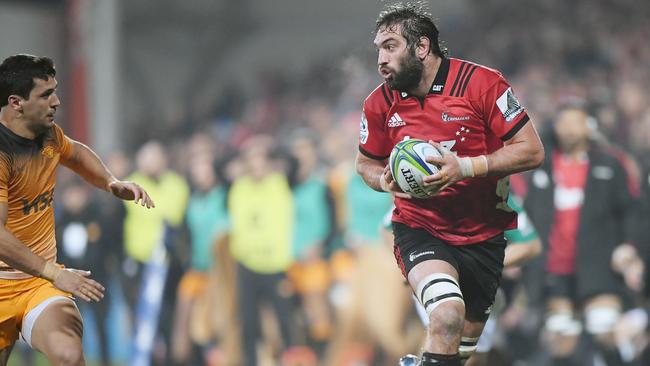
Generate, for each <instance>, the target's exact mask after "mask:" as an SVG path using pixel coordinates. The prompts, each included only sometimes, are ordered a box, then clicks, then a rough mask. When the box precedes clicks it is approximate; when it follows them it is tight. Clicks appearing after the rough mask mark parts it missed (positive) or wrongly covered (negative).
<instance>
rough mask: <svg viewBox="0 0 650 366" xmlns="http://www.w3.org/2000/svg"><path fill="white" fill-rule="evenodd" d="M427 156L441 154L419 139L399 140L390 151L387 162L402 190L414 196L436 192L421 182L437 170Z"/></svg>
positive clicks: (421, 196) (431, 194) (430, 194)
mask: <svg viewBox="0 0 650 366" xmlns="http://www.w3.org/2000/svg"><path fill="white" fill-rule="evenodd" d="M427 156H442V155H441V154H440V152H439V151H438V149H436V148H435V147H434V146H433V145H431V144H430V143H428V142H426V141H424V140H419V139H409V140H404V141H400V142H398V143H397V145H395V147H393V151H391V153H390V158H389V163H388V164H389V167H390V172H391V174H392V175H393V179H394V180H395V182H397V185H399V187H400V188H401V189H402V191H404V192H405V193H408V194H410V195H411V196H413V197H415V198H428V197H431V196H433V195H435V194H436V193H438V192H437V191H436V190H435V188H433V187H426V186H425V185H424V183H423V182H422V178H424V177H426V176H427V175H432V174H435V173H437V172H438V167H437V166H435V165H433V164H430V163H427V162H426V160H425V158H426V157H427Z"/></svg>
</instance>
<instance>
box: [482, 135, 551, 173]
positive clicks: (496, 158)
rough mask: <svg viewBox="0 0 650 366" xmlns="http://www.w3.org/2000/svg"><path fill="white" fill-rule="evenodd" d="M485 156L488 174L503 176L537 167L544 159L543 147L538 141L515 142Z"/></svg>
mask: <svg viewBox="0 0 650 366" xmlns="http://www.w3.org/2000/svg"><path fill="white" fill-rule="evenodd" d="M486 158H487V166H488V175H496V176H504V175H509V174H514V173H519V172H523V171H526V170H531V169H536V168H538V167H539V166H540V165H542V162H543V161H544V148H543V146H542V144H541V142H539V141H537V142H534V141H522V142H515V143H512V144H509V145H506V146H504V147H502V148H501V149H499V150H497V151H495V152H494V153H492V154H490V155H487V156H486Z"/></svg>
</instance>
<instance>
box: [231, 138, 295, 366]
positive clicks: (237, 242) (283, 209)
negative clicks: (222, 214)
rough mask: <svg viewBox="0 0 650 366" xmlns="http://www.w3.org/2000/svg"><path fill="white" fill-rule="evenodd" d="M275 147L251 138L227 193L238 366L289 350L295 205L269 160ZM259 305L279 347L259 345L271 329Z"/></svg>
mask: <svg viewBox="0 0 650 366" xmlns="http://www.w3.org/2000/svg"><path fill="white" fill-rule="evenodd" d="M274 147H275V145H274V143H273V140H272V139H271V137H270V136H268V135H256V136H253V137H250V138H249V139H248V140H247V141H246V142H245V143H244V144H243V145H242V147H241V150H240V151H241V154H242V164H243V165H244V167H245V169H244V172H243V174H242V175H240V176H238V177H236V178H235V179H234V181H233V183H232V186H231V188H230V191H229V193H228V215H229V217H230V222H231V231H230V250H231V253H232V256H233V258H235V260H236V261H237V294H238V301H237V303H238V304H239V305H238V306H239V317H240V322H241V325H242V333H241V335H242V339H241V343H242V355H243V360H244V362H243V363H242V364H243V365H247V366H248V365H250V366H255V365H258V360H260V359H261V356H260V355H258V351H264V354H266V355H268V354H269V353H270V354H271V355H272V357H273V359H275V360H278V359H279V355H280V354H281V353H282V352H283V351H284V350H286V349H288V348H289V347H291V346H292V345H293V342H292V334H291V328H292V324H291V323H292V322H291V318H292V317H291V311H292V302H291V296H292V288H291V286H290V284H289V281H288V280H287V274H286V272H287V270H288V269H289V267H290V266H291V264H292V262H293V256H292V254H291V250H292V243H293V235H294V220H295V214H294V201H293V196H292V193H291V188H290V186H289V180H288V179H287V176H286V174H285V173H284V172H283V171H281V170H280V168H279V164H278V162H277V161H273V160H272V156H271V154H272V152H273V149H274ZM262 306H270V309H269V308H267V309H269V310H270V311H267V312H265V313H264V314H272V317H273V318H274V321H275V323H276V324H277V327H276V329H274V330H273V331H275V332H276V337H274V338H272V339H275V340H279V343H280V344H272V342H270V340H271V338H266V342H265V343H264V344H261V343H260V341H262V340H263V338H262V336H263V334H264V333H263V332H262V330H263V324H264V323H266V324H269V322H268V321H265V319H269V316H263V312H262V311H263V307H262ZM267 329H268V328H267ZM278 336H279V337H278ZM265 346H266V347H265ZM260 354H262V353H261V352H260Z"/></svg>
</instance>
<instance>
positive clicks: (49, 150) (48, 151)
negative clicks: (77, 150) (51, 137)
mask: <svg viewBox="0 0 650 366" xmlns="http://www.w3.org/2000/svg"><path fill="white" fill-rule="evenodd" d="M41 154H43V156H47V157H48V158H50V159H52V158H53V157H54V148H53V147H52V146H50V145H48V146H45V147H44V148H43V150H42V151H41Z"/></svg>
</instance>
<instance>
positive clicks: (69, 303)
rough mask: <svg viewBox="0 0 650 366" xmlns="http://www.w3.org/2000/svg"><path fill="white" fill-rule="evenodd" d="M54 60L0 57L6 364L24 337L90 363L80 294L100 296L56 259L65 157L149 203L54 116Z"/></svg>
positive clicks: (0, 281)
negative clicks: (57, 198) (59, 177)
mask: <svg viewBox="0 0 650 366" xmlns="http://www.w3.org/2000/svg"><path fill="white" fill-rule="evenodd" d="M55 76H56V71H55V69H54V64H53V62H52V60H51V59H49V58H46V57H36V56H31V55H22V54H21V55H15V56H11V57H8V58H7V59H5V60H4V61H3V62H2V64H0V365H6V363H7V360H8V358H9V353H10V352H11V348H12V347H13V345H14V343H15V341H16V340H17V339H18V336H19V335H21V336H22V338H23V339H24V340H25V341H26V342H27V343H28V344H29V345H30V346H31V347H32V348H34V349H36V350H38V351H40V352H42V353H44V354H45V356H46V357H47V358H48V360H49V361H50V362H51V363H52V364H53V365H75V366H76V365H84V364H85V361H84V356H83V349H82V343H81V336H82V333H83V323H82V320H81V315H80V314H79V310H78V309H77V306H76V305H75V302H74V299H75V298H81V299H82V300H84V301H88V302H90V301H100V300H101V299H102V298H103V296H104V287H103V286H102V285H101V284H99V283H97V282H95V281H93V280H92V279H90V277H89V276H90V272H88V271H85V270H78V269H64V268H63V267H62V266H60V265H58V264H57V263H56V242H55V236H54V208H53V200H54V197H53V194H54V186H55V183H56V168H57V166H58V165H59V164H62V165H64V166H66V167H67V168H69V169H71V170H73V171H74V172H76V173H77V174H79V175H80V176H82V177H83V178H84V179H85V180H86V181H88V182H89V183H91V184H92V185H94V186H96V187H98V188H100V189H103V190H105V191H107V192H110V193H112V194H113V195H115V196H116V197H118V198H120V199H123V200H132V201H135V203H140V204H141V205H142V206H146V207H147V208H151V207H154V203H153V201H152V200H151V198H150V197H149V195H148V194H147V192H145V191H144V189H142V188H141V187H140V186H139V185H137V184H135V183H132V182H123V181H120V180H118V179H117V178H115V177H114V176H113V174H111V172H110V171H108V169H107V168H106V166H105V165H104V164H103V163H102V161H101V160H100V159H99V157H98V156H97V155H96V154H95V153H94V152H93V151H92V150H91V149H90V148H88V147H87V146H86V145H84V144H82V143H80V142H77V141H74V140H72V139H70V138H69V137H67V136H66V135H65V134H64V133H63V131H62V130H61V128H60V127H59V126H58V125H57V124H56V123H54V116H55V113H56V110H57V108H58V107H59V105H60V104H61V103H60V100H59V97H58V96H57V94H56V89H57V81H56V78H55Z"/></svg>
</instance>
